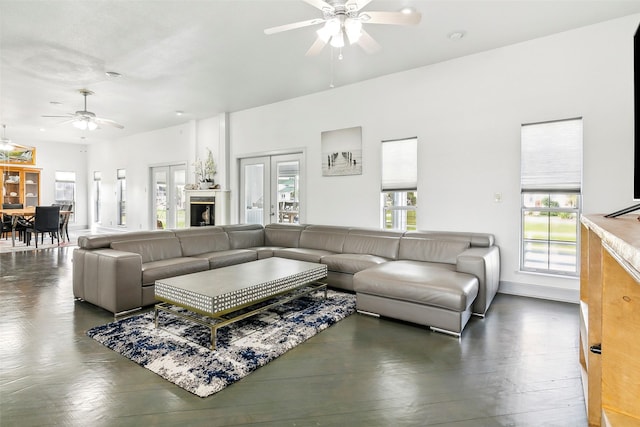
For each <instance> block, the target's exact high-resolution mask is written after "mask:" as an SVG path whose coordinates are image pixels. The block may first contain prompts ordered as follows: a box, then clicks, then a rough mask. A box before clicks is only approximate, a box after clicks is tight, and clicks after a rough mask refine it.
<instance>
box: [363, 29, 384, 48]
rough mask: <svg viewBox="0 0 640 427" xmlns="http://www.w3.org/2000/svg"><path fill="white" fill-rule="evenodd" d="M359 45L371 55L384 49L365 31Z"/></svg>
mask: <svg viewBox="0 0 640 427" xmlns="http://www.w3.org/2000/svg"><path fill="white" fill-rule="evenodd" d="M358 45H360V47H361V48H362V50H364V51H365V52H367V53H369V54H371V53H376V52H377V51H379V50H380V49H382V47H381V46H380V45H379V44H378V42H377V41H375V40H374V39H373V37H371V35H370V34H369V33H367V32H366V31H365V30H362V34H361V35H360V38H359V39H358Z"/></svg>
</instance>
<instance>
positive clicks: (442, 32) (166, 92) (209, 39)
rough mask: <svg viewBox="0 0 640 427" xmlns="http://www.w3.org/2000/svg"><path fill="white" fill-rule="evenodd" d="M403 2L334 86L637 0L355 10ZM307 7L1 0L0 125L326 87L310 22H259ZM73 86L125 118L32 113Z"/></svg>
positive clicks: (152, 121) (302, 12)
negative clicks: (404, 18)
mask: <svg viewBox="0 0 640 427" xmlns="http://www.w3.org/2000/svg"><path fill="white" fill-rule="evenodd" d="M403 6H412V7H414V8H415V9H417V10H418V11H420V12H421V13H422V22H421V23H420V24H419V25H418V26H416V27H400V26H390V25H374V24H369V25H365V28H366V29H367V31H368V32H369V33H370V34H371V35H372V36H373V37H374V38H375V39H376V40H377V41H378V42H379V43H380V45H382V50H381V51H379V52H377V53H376V54H373V55H367V54H365V53H364V52H363V51H362V49H360V47H358V46H347V47H346V48H345V49H344V52H343V53H344V59H343V60H342V61H338V60H337V59H335V58H334V60H333V81H334V84H335V86H336V87H337V86H342V85H346V84H350V83H354V82H358V81H362V80H367V79H371V78H374V77H377V76H381V75H385V74H390V73H394V72H398V71H403V70H407V69H411V68H416V67H420V66H424V65H429V64H433V63H437V62H441V61H445V60H448V59H451V58H455V57H460V56H464V55H469V54H473V53H476V52H481V51H485V50H488V49H493V48H496V47H500V46H505V45H509V44H513V43H518V42H521V41H524V40H528V39H532V38H537V37H542V36H545V35H549V34H553V33H557V32H561V31H565V30H569V29H572V28H577V27H581V26H585V25H589V24H593V23H597V22H601V21H606V20H609V19H614V18H617V17H621V16H625V15H630V14H634V13H640V0H633V1H631V0H628V1H618V0H600V1H593V0H592V1H581V0H556V1H550V0H529V1H527V0H509V1H483V0H471V1H461V0H446V1H431V0H394V1H390V0H373V1H372V2H371V3H370V4H369V5H367V6H366V7H365V9H364V10H388V11H397V10H399V9H400V8H401V7H403ZM316 17H321V12H320V11H318V10H317V9H315V8H313V7H312V6H310V5H309V4H307V3H305V2H303V1H302V0H199V1H195V0H191V1H187V0H181V1H172V0H154V1H134V0H128V1H117V0H75V1H64V0H49V1H28V0H18V1H5V0H0V55H1V64H0V65H1V68H0V123H3V124H6V125H7V128H6V136H7V137H8V138H11V139H12V140H13V142H15V143H18V144H24V145H30V144H33V143H34V142H35V141H62V142H77V143H82V142H87V143H91V142H93V141H98V140H101V139H106V140H108V139H113V138H118V137H122V136H126V135H131V134H135V133H139V132H145V131H149V130H154V129H159V128H164V127H168V126H173V125H177V124H181V123H184V122H186V121H189V120H193V119H202V118H207V117H212V116H215V115H217V114H219V113H221V112H234V111H239V110H243V109H247V108H251V107H255V106H259V105H265V104H269V103H273V102H277V101H281V100H284V99H288V98H293V97H297V96H301V95H306V94H310V93H314V92H320V91H325V90H331V89H330V88H329V84H330V82H331V79H332V75H331V68H332V59H331V56H330V53H331V52H330V51H331V49H329V47H326V48H325V50H324V51H323V52H322V54H321V55H319V56H317V57H306V56H305V52H306V50H307V49H308V48H309V46H310V45H311V44H312V43H313V41H314V40H315V30H317V29H318V27H308V28H302V29H297V30H292V31H288V32H284V33H280V34H274V35H270V36H266V35H265V34H264V33H263V30H264V29H265V28H268V27H273V26H277V25H282V24H287V23H290V22H296V21H301V20H307V19H311V18H316ZM453 31H464V32H465V37H464V38H462V39H461V40H457V41H452V40H450V39H449V38H448V37H447V35H448V34H450V33H451V32H453ZM106 71H115V72H118V73H120V74H121V75H122V77H120V78H118V79H110V78H107V77H106V76H105V72H106ZM81 88H87V89H90V90H92V91H94V92H95V95H93V96H90V97H89V98H88V108H87V109H88V110H89V111H93V112H94V113H96V115H98V116H100V117H105V118H108V119H112V120H116V121H117V122H120V123H122V124H123V125H124V126H125V129H123V130H120V129H115V128H110V127H103V128H102V129H98V130H96V131H93V132H88V131H80V130H77V129H75V128H73V127H72V126H71V125H65V126H60V125H58V123H59V122H60V121H62V120H64V119H55V118H42V117H41V116H42V115H58V114H60V115H63V114H65V113H72V112H75V111H76V110H82V109H83V104H82V103H83V100H82V96H81V95H80V94H79V93H78V90H79V89H81ZM51 102H59V103H60V104H52V103H51ZM176 110H182V111H184V115H182V116H177V115H176V114H175V111H176ZM41 128H42V129H44V131H41V130H40V129H41ZM82 137H84V138H86V139H81V138H82Z"/></svg>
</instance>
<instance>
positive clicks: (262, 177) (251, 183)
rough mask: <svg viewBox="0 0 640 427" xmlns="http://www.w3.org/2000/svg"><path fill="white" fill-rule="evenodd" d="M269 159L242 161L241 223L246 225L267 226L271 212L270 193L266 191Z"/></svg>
mask: <svg viewBox="0 0 640 427" xmlns="http://www.w3.org/2000/svg"><path fill="white" fill-rule="evenodd" d="M269 168H270V164H269V158H268V157H256V158H250V159H242V160H241V161H240V171H241V172H240V173H241V175H240V189H241V190H240V193H241V194H240V200H241V203H242V206H241V209H240V215H241V216H240V222H241V223H244V224H262V225H264V224H266V223H267V222H270V221H269V219H268V216H267V215H268V213H269V210H268V209H267V210H266V211H265V209H264V207H265V206H269V203H270V200H269V192H268V191H265V190H266V189H265V183H267V182H268V181H267V180H266V177H267V176H269V175H268V174H269Z"/></svg>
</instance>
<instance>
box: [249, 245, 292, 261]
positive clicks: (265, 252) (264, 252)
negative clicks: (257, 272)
mask: <svg viewBox="0 0 640 427" xmlns="http://www.w3.org/2000/svg"><path fill="white" fill-rule="evenodd" d="M247 249H251V250H252V251H256V252H257V253H258V259H264V258H271V257H272V256H274V254H273V252H274V251H276V250H278V249H284V248H283V247H282V246H254V247H251V248H247Z"/></svg>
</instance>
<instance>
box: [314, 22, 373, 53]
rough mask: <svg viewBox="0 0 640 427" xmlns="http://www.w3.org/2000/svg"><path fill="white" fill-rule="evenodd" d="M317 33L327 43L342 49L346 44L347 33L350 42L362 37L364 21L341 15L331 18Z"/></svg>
mask: <svg viewBox="0 0 640 427" xmlns="http://www.w3.org/2000/svg"><path fill="white" fill-rule="evenodd" d="M316 33H317V34H318V37H319V38H320V39H322V40H323V41H324V42H325V43H327V42H328V43H329V44H330V45H331V46H333V47H335V48H337V49H340V48H342V47H344V45H345V42H344V35H345V34H346V35H347V38H348V39H349V44H353V43H356V42H357V41H358V40H359V39H360V36H361V35H362V22H361V21H360V19H352V18H347V17H345V16H344V15H340V16H336V17H335V18H333V19H329V20H328V21H327V22H325V24H324V26H323V27H322V28H320V29H319V30H318V31H316Z"/></svg>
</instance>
